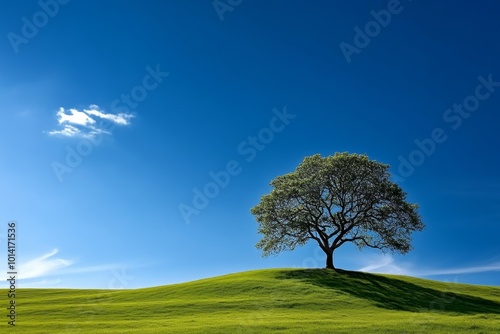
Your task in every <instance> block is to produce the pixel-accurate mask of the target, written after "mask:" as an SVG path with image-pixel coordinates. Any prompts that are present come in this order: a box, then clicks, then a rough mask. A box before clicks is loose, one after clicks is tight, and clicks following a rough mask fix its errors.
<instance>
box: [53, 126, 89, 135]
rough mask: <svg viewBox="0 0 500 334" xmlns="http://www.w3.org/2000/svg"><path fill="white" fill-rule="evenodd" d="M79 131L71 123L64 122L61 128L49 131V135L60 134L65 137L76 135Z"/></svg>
mask: <svg viewBox="0 0 500 334" xmlns="http://www.w3.org/2000/svg"><path fill="white" fill-rule="evenodd" d="M80 133H81V131H80V130H79V129H77V128H75V127H74V126H73V125H69V124H65V125H64V128H63V129H62V130H52V131H49V135H61V136H67V137H73V136H77V135H79V134H80Z"/></svg>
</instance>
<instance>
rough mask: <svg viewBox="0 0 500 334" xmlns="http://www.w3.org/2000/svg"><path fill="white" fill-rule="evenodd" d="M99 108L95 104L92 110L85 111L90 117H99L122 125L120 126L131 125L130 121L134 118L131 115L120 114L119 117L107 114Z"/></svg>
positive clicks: (91, 107)
mask: <svg viewBox="0 0 500 334" xmlns="http://www.w3.org/2000/svg"><path fill="white" fill-rule="evenodd" d="M98 109H99V107H98V106H96V105H95V104H93V105H91V106H90V109H84V110H83V111H84V112H85V113H87V114H88V115H92V116H97V117H100V118H103V119H107V120H110V121H112V122H113V123H116V124H120V125H129V124H130V121H129V120H130V119H131V118H132V117H134V116H133V115H131V114H124V113H120V114H117V115H114V114H106V113H103V112H101V111H99V110H98Z"/></svg>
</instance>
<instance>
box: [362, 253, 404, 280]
mask: <svg viewBox="0 0 500 334" xmlns="http://www.w3.org/2000/svg"><path fill="white" fill-rule="evenodd" d="M358 270H359V271H364V272H368V273H380V274H394V275H411V272H410V271H409V270H408V269H406V268H404V267H402V266H401V265H397V264H396V263H395V261H394V257H393V256H392V255H390V254H383V255H379V256H376V257H374V258H372V259H370V263H369V264H368V265H366V266H364V267H363V268H361V269H358Z"/></svg>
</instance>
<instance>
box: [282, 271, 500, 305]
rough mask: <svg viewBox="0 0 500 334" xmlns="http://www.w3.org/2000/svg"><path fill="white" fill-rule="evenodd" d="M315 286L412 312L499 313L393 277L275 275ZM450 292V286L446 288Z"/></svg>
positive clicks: (353, 273) (473, 301) (471, 299)
mask: <svg viewBox="0 0 500 334" xmlns="http://www.w3.org/2000/svg"><path fill="white" fill-rule="evenodd" d="M278 278H280V279H293V280H300V281H302V282H305V283H308V284H313V285H316V286H319V287H323V288H328V289H333V290H337V291H341V292H345V293H348V294H350V295H353V296H355V297H358V298H363V299H367V300H370V301H372V302H374V303H375V305H376V306H378V307H381V308H386V309H391V310H401V311H412V312H428V311H436V312H451V313H460V314H476V313H496V314H500V303H497V302H495V301H492V300H487V299H483V298H479V297H475V296H469V295H465V294H458V293H453V292H444V291H440V290H434V289H430V288H426V287H422V286H420V285H416V284H413V283H409V282H406V281H403V280H399V279H397V278H388V277H383V276H378V275H373V274H368V273H363V272H356V271H346V270H340V269H337V272H335V271H333V270H328V269H303V270H293V271H286V272H284V273H282V274H279V276H278ZM450 290H451V291H452V290H453V285H450Z"/></svg>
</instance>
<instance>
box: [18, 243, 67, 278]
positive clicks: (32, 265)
mask: <svg viewBox="0 0 500 334" xmlns="http://www.w3.org/2000/svg"><path fill="white" fill-rule="evenodd" d="M57 253H58V250H57V249H54V250H53V251H51V252H50V253H47V254H44V255H42V256H40V257H38V258H35V259H33V260H30V261H28V262H26V263H22V264H20V265H19V270H18V272H19V279H29V278H36V277H43V276H48V275H50V274H52V273H54V272H55V271H57V270H60V269H62V268H66V267H68V266H70V265H72V264H73V261H71V260H65V259H61V258H54V256H55V255H56V254H57Z"/></svg>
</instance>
